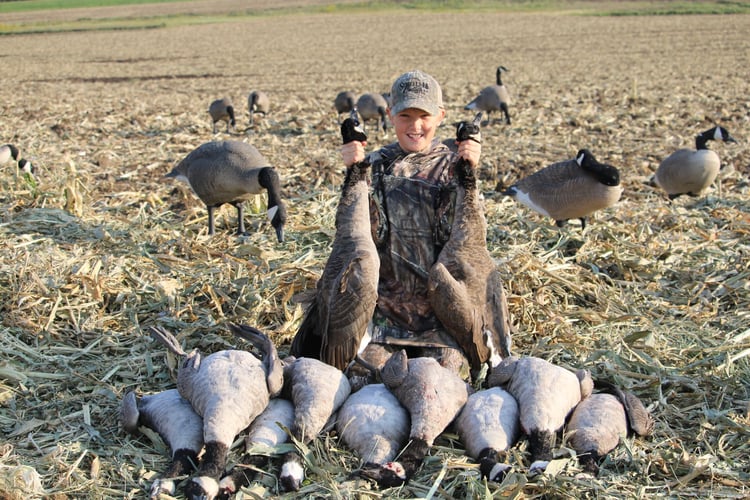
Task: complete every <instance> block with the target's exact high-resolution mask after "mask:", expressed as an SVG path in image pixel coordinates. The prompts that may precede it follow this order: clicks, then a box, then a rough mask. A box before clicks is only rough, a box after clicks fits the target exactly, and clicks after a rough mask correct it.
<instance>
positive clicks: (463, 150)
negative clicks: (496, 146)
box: [457, 141, 482, 168]
mask: <svg viewBox="0 0 750 500" xmlns="http://www.w3.org/2000/svg"><path fill="white" fill-rule="evenodd" d="M457 144H458V156H460V157H461V158H463V159H464V160H466V161H468V162H469V165H471V168H477V167H478V166H479V157H480V156H481V155H482V145H481V144H480V143H478V142H476V141H461V142H458V143H457Z"/></svg>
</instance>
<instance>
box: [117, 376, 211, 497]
mask: <svg viewBox="0 0 750 500" xmlns="http://www.w3.org/2000/svg"><path fill="white" fill-rule="evenodd" d="M120 425H121V426H122V428H123V430H125V431H127V432H128V433H130V434H137V433H138V429H139V427H147V428H149V429H151V430H153V431H155V432H156V433H158V434H159V436H160V437H161V438H162V440H163V441H164V443H165V444H166V445H167V446H169V450H170V452H171V454H172V463H171V464H170V465H169V467H168V468H167V470H166V471H164V473H163V474H162V475H161V477H160V478H159V479H157V480H156V481H154V482H153V483H152V484H151V488H150V491H149V496H150V498H152V499H157V498H160V496H161V494H162V493H165V494H167V495H174V493H175V487H176V482H175V478H177V477H179V476H184V475H188V474H190V473H191V472H192V471H193V470H194V469H195V467H196V466H197V464H198V455H199V454H200V452H201V450H202V449H203V419H202V418H201V416H200V415H198V414H197V413H196V412H195V410H193V407H192V406H191V404H190V402H189V401H187V400H186V399H184V398H182V397H181V396H180V393H179V391H178V390H177V389H169V390H166V391H163V392H160V393H157V394H151V395H144V396H142V397H141V398H140V399H139V398H137V397H136V395H135V393H134V392H132V391H131V392H128V393H127V394H126V395H125V397H124V398H123V400H122V403H121V404H120Z"/></svg>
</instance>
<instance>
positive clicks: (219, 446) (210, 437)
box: [149, 324, 283, 500]
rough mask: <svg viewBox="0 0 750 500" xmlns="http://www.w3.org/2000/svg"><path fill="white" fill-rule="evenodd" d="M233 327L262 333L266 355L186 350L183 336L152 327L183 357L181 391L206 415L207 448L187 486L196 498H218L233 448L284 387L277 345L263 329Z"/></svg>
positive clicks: (179, 374) (187, 493)
mask: <svg viewBox="0 0 750 500" xmlns="http://www.w3.org/2000/svg"><path fill="white" fill-rule="evenodd" d="M230 329H231V330H232V331H233V332H235V333H236V332H237V331H241V332H242V333H243V335H245V336H248V337H250V336H252V337H253V338H256V341H255V342H254V345H258V346H264V348H265V349H267V351H266V352H262V353H261V359H258V358H257V357H256V356H255V355H254V354H252V353H251V352H248V351H241V350H234V349H232V350H223V351H218V352H215V353H212V354H210V355H208V356H205V357H203V356H201V354H200V353H199V352H198V351H197V350H193V351H192V352H191V353H190V354H187V353H185V351H183V350H182V348H181V347H180V345H179V343H178V342H177V339H176V338H175V337H174V335H172V334H171V333H169V332H167V331H166V330H164V329H163V328H160V327H151V328H150V329H149V330H150V332H151V334H152V336H153V337H154V338H156V339H157V340H159V341H160V342H161V343H162V344H164V345H165V346H166V347H167V348H168V349H169V350H170V351H171V352H172V353H174V354H175V355H178V356H181V357H182V358H183V361H182V363H181V364H180V366H179V369H178V372H177V390H178V391H179V393H180V396H182V397H183V398H185V399H187V400H188V401H190V404H191V405H192V407H193V409H194V410H195V412H196V413H197V414H198V415H200V416H201V417H202V418H203V441H204V443H205V453H204V454H203V459H202V461H201V464H200V467H199V468H198V471H197V473H196V475H194V476H193V477H191V478H190V480H189V481H188V483H187V485H186V486H185V496H186V497H188V498H189V499H191V500H197V499H203V498H213V497H215V496H216V495H217V494H218V491H219V479H220V477H221V476H222V474H223V472H224V467H225V465H226V462H227V454H228V452H229V448H230V446H231V445H232V442H233V441H234V438H235V436H237V435H238V434H239V433H240V432H241V431H242V430H243V429H245V428H246V427H247V426H248V425H250V423H251V422H252V421H253V420H254V419H255V417H257V416H258V415H260V414H261V412H262V411H263V410H264V409H265V408H266V407H267V406H268V402H269V400H270V399H271V398H273V397H276V396H277V395H278V394H279V393H280V392H281V390H282V387H283V365H282V363H281V361H280V360H279V358H278V355H277V353H276V348H275V347H274V345H273V342H271V341H270V340H269V339H268V337H267V336H266V335H265V334H263V333H262V332H261V331H260V330H257V329H255V328H251V327H249V326H244V325H233V324H230Z"/></svg>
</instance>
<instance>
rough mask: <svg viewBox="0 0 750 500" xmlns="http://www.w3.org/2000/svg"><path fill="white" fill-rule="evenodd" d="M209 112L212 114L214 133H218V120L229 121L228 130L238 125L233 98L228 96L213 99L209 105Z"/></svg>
mask: <svg viewBox="0 0 750 500" xmlns="http://www.w3.org/2000/svg"><path fill="white" fill-rule="evenodd" d="M208 114H209V115H211V121H212V123H213V126H214V134H215V133H216V122H218V121H225V122H227V132H229V131H230V130H234V128H235V126H236V125H237V122H236V121H235V119H234V106H233V105H232V100H231V99H230V98H228V97H224V98H222V99H216V100H215V101H213V102H212V103H211V105H210V106H209V107H208Z"/></svg>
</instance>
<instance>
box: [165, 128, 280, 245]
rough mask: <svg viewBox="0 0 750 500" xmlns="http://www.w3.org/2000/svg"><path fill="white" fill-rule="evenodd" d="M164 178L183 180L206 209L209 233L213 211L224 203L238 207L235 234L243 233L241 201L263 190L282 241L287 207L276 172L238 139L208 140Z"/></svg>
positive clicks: (274, 226) (211, 227) (270, 217)
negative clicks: (266, 194)
mask: <svg viewBox="0 0 750 500" xmlns="http://www.w3.org/2000/svg"><path fill="white" fill-rule="evenodd" d="M167 177H173V178H177V179H179V180H184V181H186V182H187V183H188V184H189V185H190V187H191V189H192V190H193V192H194V193H195V194H196V195H198V197H199V198H200V199H201V201H203V203H205V204H206V208H207V209H208V234H209V235H212V234H214V231H215V229H214V211H215V209H216V208H217V207H220V206H221V205H223V204H225V203H229V204H231V205H234V207H235V208H236V209H237V234H244V232H245V221H244V209H243V203H244V201H245V200H248V199H250V198H252V197H253V196H256V195H258V194H260V193H262V192H263V190H265V191H266V192H267V193H268V214H267V215H268V219H269V220H270V221H271V225H272V226H273V228H274V229H275V230H276V237H277V239H278V240H279V242H282V241H284V224H285V223H286V206H285V205H284V202H283V201H282V200H281V185H280V181H279V175H278V173H277V172H276V170H275V169H274V168H273V167H270V166H269V164H268V161H266V159H265V158H264V157H263V155H261V154H260V152H259V151H258V150H257V149H256V148H255V147H254V146H252V145H250V144H247V143H244V142H240V141H215V142H207V143H205V144H203V145H201V146H199V147H198V148H196V149H194V150H193V151H192V152H190V153H189V154H188V155H187V156H186V157H185V158H184V159H183V160H182V161H180V163H178V164H177V166H176V167H174V169H172V171H171V172H170V173H169V174H167Z"/></svg>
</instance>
